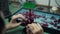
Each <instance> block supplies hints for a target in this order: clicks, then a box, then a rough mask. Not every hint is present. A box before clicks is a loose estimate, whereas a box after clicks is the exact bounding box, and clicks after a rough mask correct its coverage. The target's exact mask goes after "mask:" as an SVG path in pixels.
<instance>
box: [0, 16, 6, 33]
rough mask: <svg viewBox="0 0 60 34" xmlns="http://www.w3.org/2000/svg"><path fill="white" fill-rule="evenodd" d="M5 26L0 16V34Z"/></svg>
mask: <svg viewBox="0 0 60 34" xmlns="http://www.w3.org/2000/svg"><path fill="white" fill-rule="evenodd" d="M4 27H5V25H4V21H3V19H2V18H1V16H0V34H2V30H3V29H4Z"/></svg>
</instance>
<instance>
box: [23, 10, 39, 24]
mask: <svg viewBox="0 0 60 34" xmlns="http://www.w3.org/2000/svg"><path fill="white" fill-rule="evenodd" d="M23 15H25V17H26V18H27V19H28V20H27V21H26V25H27V24H31V23H33V21H34V19H35V18H39V17H40V16H39V15H36V14H34V12H32V11H31V10H29V12H25V13H24V14H23Z"/></svg>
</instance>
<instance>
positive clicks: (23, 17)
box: [17, 14, 25, 20]
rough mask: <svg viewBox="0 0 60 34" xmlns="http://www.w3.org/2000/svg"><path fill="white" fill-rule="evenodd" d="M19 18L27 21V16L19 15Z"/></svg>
mask: <svg viewBox="0 0 60 34" xmlns="http://www.w3.org/2000/svg"><path fill="white" fill-rule="evenodd" d="M17 16H18V17H20V18H22V19H23V20H25V16H24V15H22V14H18V15H17Z"/></svg>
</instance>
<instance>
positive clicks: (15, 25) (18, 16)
mask: <svg viewBox="0 0 60 34" xmlns="http://www.w3.org/2000/svg"><path fill="white" fill-rule="evenodd" d="M17 18H21V19H22V20H25V17H24V16H23V15H22V14H18V15H14V16H12V19H11V21H10V23H9V24H8V25H6V29H10V28H14V27H17V26H19V25H20V24H21V23H22V22H20V23H17V21H16V19H17Z"/></svg>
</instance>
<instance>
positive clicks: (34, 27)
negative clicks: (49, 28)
mask: <svg viewBox="0 0 60 34" xmlns="http://www.w3.org/2000/svg"><path fill="white" fill-rule="evenodd" d="M28 27H29V28H28ZM27 34H43V29H42V27H41V25H40V24H39V23H37V24H36V23H32V24H28V26H27Z"/></svg>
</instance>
